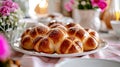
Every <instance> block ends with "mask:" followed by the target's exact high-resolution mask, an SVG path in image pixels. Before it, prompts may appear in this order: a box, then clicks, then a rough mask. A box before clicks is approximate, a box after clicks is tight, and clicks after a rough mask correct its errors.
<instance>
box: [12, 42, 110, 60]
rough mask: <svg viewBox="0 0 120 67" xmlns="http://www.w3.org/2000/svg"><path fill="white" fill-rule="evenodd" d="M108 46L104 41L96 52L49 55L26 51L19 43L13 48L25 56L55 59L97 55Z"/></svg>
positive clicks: (13, 44) (13, 45)
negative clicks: (96, 53)
mask: <svg viewBox="0 0 120 67" xmlns="http://www.w3.org/2000/svg"><path fill="white" fill-rule="evenodd" d="M15 44H18V46H15ZM107 46H108V45H107V42H106V41H104V40H101V42H100V44H99V46H98V48H96V49H95V50H91V51H88V52H83V53H72V54H47V53H42V52H41V53H40V52H36V51H29V50H25V49H23V48H21V47H20V44H19V41H17V42H14V43H12V44H11V47H12V48H13V49H14V50H15V51H18V52H21V53H23V54H28V55H34V56H45V57H53V58H60V57H75V56H84V55H88V54H92V53H95V52H97V51H99V50H102V49H105V48H106V47H107Z"/></svg>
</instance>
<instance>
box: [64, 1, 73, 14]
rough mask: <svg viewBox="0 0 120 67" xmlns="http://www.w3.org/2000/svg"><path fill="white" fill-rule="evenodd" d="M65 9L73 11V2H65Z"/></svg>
mask: <svg viewBox="0 0 120 67" xmlns="http://www.w3.org/2000/svg"><path fill="white" fill-rule="evenodd" d="M65 9H66V10H67V11H69V12H70V11H72V3H71V2H68V3H66V4H65Z"/></svg>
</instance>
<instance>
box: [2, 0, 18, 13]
mask: <svg viewBox="0 0 120 67" xmlns="http://www.w3.org/2000/svg"><path fill="white" fill-rule="evenodd" d="M2 5H3V6H7V7H9V8H10V9H11V12H14V11H15V10H16V9H18V4H17V3H15V2H13V1H12V0H6V1H3V3H2Z"/></svg>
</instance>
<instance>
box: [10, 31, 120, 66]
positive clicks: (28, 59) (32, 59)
mask: <svg viewBox="0 0 120 67" xmlns="http://www.w3.org/2000/svg"><path fill="white" fill-rule="evenodd" d="M99 34H100V37H101V39H102V40H104V41H106V42H107V44H108V47H107V48H106V49H103V50H100V51H98V52H96V53H93V54H90V55H85V56H82V57H71V58H48V57H36V56H30V55H25V54H22V53H19V52H16V51H14V50H13V52H12V55H11V57H12V58H13V59H18V60H20V62H21V66H22V67H54V66H55V64H58V63H60V62H62V61H65V60H67V59H72V58H99V59H110V60H115V61H119V62H120V38H118V37H116V36H115V35H114V34H112V33H99ZM26 63H29V64H26Z"/></svg>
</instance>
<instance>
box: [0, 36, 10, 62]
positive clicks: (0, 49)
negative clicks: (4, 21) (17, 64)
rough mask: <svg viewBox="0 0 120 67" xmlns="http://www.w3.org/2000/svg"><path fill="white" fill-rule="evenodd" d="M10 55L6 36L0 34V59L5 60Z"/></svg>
mask: <svg viewBox="0 0 120 67" xmlns="http://www.w3.org/2000/svg"><path fill="white" fill-rule="evenodd" d="M9 56H10V46H9V44H8V43H7V40H6V38H5V37H4V36H3V35H2V34H0V60H3V61H4V60H6V59H7V58H8V57H9Z"/></svg>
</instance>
